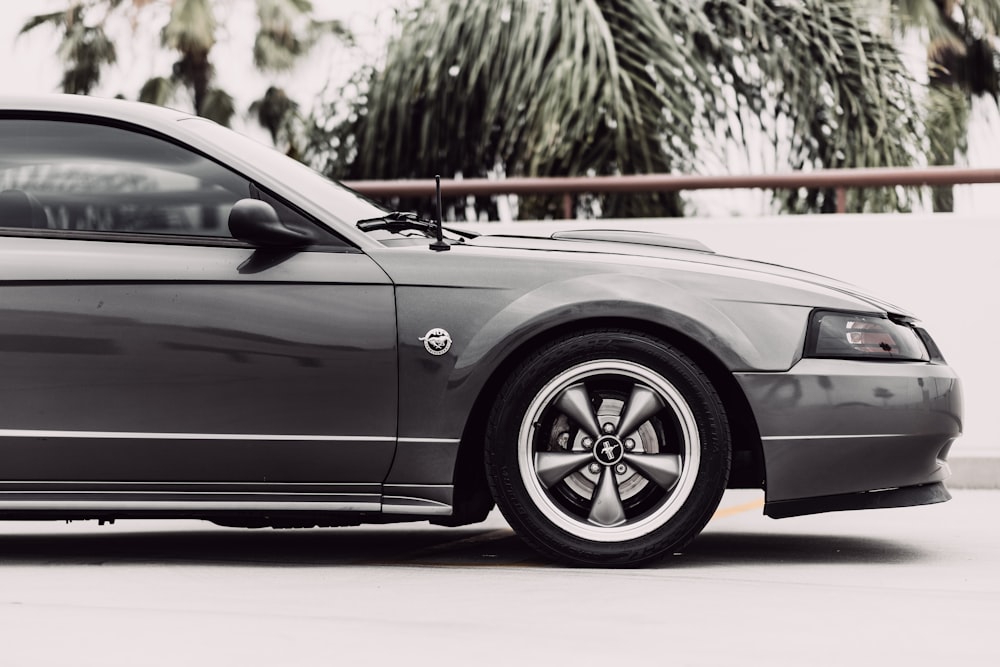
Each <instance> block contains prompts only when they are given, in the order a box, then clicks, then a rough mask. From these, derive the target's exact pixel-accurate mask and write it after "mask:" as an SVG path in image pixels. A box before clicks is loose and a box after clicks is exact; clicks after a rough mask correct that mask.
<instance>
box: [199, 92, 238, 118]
mask: <svg viewBox="0 0 1000 667" xmlns="http://www.w3.org/2000/svg"><path fill="white" fill-rule="evenodd" d="M235 113H236V106H235V105H234V103H233V97H232V95H230V94H229V93H227V92H226V91H224V90H222V89H221V88H209V89H208V92H207V93H206V94H205V101H204V103H203V104H202V106H201V109H200V110H199V113H198V115H199V116H202V117H203V118H208V119H209V120H214V121H215V122H216V123H218V124H219V125H225V126H226V127H229V124H230V123H231V122H232V120H233V116H234V115H235Z"/></svg>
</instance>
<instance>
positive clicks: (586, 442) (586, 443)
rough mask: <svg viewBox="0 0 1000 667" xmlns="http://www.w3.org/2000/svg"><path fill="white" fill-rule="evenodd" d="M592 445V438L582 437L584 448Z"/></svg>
mask: <svg viewBox="0 0 1000 667" xmlns="http://www.w3.org/2000/svg"><path fill="white" fill-rule="evenodd" d="M593 446H594V439H593V438H584V439H583V448H584V449H590V448H591V447H593Z"/></svg>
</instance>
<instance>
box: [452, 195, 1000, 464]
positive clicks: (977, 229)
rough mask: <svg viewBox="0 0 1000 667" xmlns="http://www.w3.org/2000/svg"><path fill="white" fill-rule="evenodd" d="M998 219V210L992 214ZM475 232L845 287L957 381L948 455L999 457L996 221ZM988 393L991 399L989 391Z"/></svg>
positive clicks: (624, 223) (651, 224) (500, 227)
mask: <svg viewBox="0 0 1000 667" xmlns="http://www.w3.org/2000/svg"><path fill="white" fill-rule="evenodd" d="M998 213H1000V212H998ZM462 226H463V227H467V228H468V229H472V230H475V231H478V232H482V233H506V234H509V233H525V234H532V235H536V234H549V233H551V232H552V231H555V230H557V229H583V228H600V229H611V228H628V229H643V230H650V231H660V232H663V233H666V234H673V235H678V236H688V237H692V238H696V239H698V240H700V241H702V242H704V243H705V244H707V245H708V246H709V247H711V248H712V249H713V250H715V251H716V252H718V253H720V254H725V255H735V256H739V257H746V258H749V259H759V260H763V261H767V262H774V263H777V264H784V265H786V266H792V267H795V268H800V269H805V270H807V271H812V272H815V273H820V274H824V275H828V276H832V277H835V278H838V279H840V280H844V281H846V282H849V283H853V284H855V285H858V286H860V287H863V288H865V289H866V290H868V291H870V292H871V293H873V294H875V295H877V296H880V297H882V298H884V299H886V300H887V301H889V302H890V303H895V304H897V305H899V306H901V307H903V308H906V309H907V310H910V311H912V312H913V313H915V314H916V315H917V316H918V317H919V318H920V319H921V320H922V321H923V323H924V325H925V326H926V328H927V330H928V331H929V332H930V333H931V335H932V336H933V337H934V339H935V341H936V342H937V343H938V345H939V347H940V348H941V350H942V352H943V353H944V355H945V357H946V358H947V360H948V362H949V363H950V364H951V365H952V366H953V367H954V368H955V369H956V370H957V371H958V373H959V375H960V376H961V377H962V380H963V383H964V387H965V397H966V404H965V405H966V424H965V436H964V437H963V438H962V440H961V441H960V442H959V443H958V444H957V445H956V447H955V449H953V450H952V452H953V454H954V455H988V456H993V455H997V454H1000V437H998V436H997V429H996V426H995V423H994V422H993V420H994V419H1000V401H998V400H997V398H1000V392H996V390H995V387H996V384H997V382H998V381H1000V215H997V216H996V217H995V218H985V217H979V218H970V217H968V216H952V215H941V214H938V215H842V216H836V215H825V216H781V217H765V218H726V219H689V218H688V219H671V218H664V219H657V220H619V221H613V220H611V221H609V220H599V221H593V220H585V221H576V222H542V223H538V222H516V223H506V224H499V223H482V224H478V225H462ZM994 392H996V393H994Z"/></svg>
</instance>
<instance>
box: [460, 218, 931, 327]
mask: <svg viewBox="0 0 1000 667" xmlns="http://www.w3.org/2000/svg"><path fill="white" fill-rule="evenodd" d="M466 242H467V243H468V244H469V245H473V246H477V247H484V248H511V249H520V250H542V251H547V252H558V253H588V254H590V255H592V256H591V257H589V258H588V259H589V260H590V261H602V259H603V261H607V262H609V263H616V264H620V263H621V261H622V257H644V258H658V259H663V260H669V261H672V262H690V263H693V264H699V265H703V266H705V267H722V268H725V269H733V270H737V271H746V272H750V273H756V274H763V275H767V276H775V277H779V278H784V279H790V280H796V281H800V282H804V283H808V284H810V285H815V286H818V287H821V288H823V289H828V290H832V291H834V292H838V293H841V294H844V295H847V296H850V297H852V298H854V299H858V300H861V301H863V302H866V303H869V304H871V305H872V307H874V308H875V309H877V310H880V311H884V312H887V313H892V314H894V315H900V316H904V317H913V315H912V313H910V312H908V311H906V310H905V309H903V308H901V307H899V306H897V305H894V304H892V303H889V302H887V301H885V300H884V299H881V298H879V297H876V296H874V295H872V294H870V293H868V292H866V291H865V290H863V289H861V288H859V287H857V286H855V285H851V284H849V283H845V282H842V281H840V280H836V279H834V278H830V277H827V276H823V275H819V274H816V273H810V272H808V271H803V270H800V269H793V268H790V267H787V266H781V265H778V264H771V263H767V262H761V261H756V260H750V259H741V258H738V257H729V256H726V255H719V254H716V253H715V252H713V251H712V250H711V249H709V248H708V247H707V246H705V245H704V244H702V243H701V242H699V241H697V240H695V239H689V238H684V237H677V236H669V235H666V234H658V233H655V232H644V231H633V230H593V229H588V230H579V231H558V232H554V233H552V234H551V235H549V236H531V235H506V234H497V235H481V236H477V237H476V238H474V239H469V240H467V241H466ZM594 255H597V256H601V255H603V256H606V257H604V258H598V257H594Z"/></svg>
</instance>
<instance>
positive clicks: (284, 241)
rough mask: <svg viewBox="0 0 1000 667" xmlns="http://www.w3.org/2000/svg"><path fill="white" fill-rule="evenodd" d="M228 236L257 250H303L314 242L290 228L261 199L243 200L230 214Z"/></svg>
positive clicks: (237, 203)
mask: <svg viewBox="0 0 1000 667" xmlns="http://www.w3.org/2000/svg"><path fill="white" fill-rule="evenodd" d="M229 233H230V234H232V235H233V238H235V239H239V240H240V241H244V242H246V243H249V244H250V245H252V246H253V247H255V248H289V249H290V248H303V247H305V246H307V245H310V244H311V243H312V242H313V237H312V234H310V233H309V231H308V230H305V229H294V228H292V227H288V226H287V225H285V224H284V223H283V222H281V220H279V219H278V213H277V211H275V210H274V207H273V206H271V205H270V204H268V203H267V202H266V201H261V200H259V199H241V200H239V201H238V202H236V203H235V204H233V208H232V210H231V211H230V212H229Z"/></svg>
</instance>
